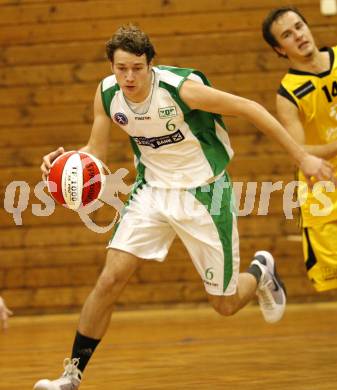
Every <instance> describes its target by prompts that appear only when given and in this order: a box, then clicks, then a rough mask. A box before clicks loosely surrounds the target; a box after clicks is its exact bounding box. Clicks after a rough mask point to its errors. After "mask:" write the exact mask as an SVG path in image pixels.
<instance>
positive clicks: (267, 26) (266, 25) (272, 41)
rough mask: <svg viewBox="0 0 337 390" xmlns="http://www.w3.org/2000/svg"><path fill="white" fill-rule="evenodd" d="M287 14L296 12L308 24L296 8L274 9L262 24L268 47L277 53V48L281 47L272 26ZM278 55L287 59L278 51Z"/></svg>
mask: <svg viewBox="0 0 337 390" xmlns="http://www.w3.org/2000/svg"><path fill="white" fill-rule="evenodd" d="M287 12H294V13H295V14H297V15H298V16H299V17H300V18H301V19H302V20H303V22H304V23H305V24H306V25H307V24H308V22H307V21H306V19H305V17H304V16H303V15H302V14H301V12H300V11H299V10H298V9H297V8H296V7H292V6H288V7H279V8H274V9H272V10H271V11H270V12H269V14H268V15H267V16H266V18H265V19H264V21H263V23H262V35H263V38H264V40H265V41H266V42H267V43H268V45H270V46H271V47H272V49H273V50H274V51H276V50H275V47H279V43H278V42H277V40H276V38H275V37H274V35H273V34H272V32H271V26H272V24H273V23H274V22H275V21H276V20H277V19H278V18H279V17H280V16H282V15H284V14H285V13H287ZM276 53H277V54H278V55H279V56H281V57H285V56H283V55H282V54H280V53H278V52H277V51H276Z"/></svg>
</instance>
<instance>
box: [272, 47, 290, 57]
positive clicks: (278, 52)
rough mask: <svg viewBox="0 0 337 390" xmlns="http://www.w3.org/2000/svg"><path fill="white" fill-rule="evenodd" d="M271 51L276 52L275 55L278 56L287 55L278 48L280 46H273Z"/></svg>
mask: <svg viewBox="0 0 337 390" xmlns="http://www.w3.org/2000/svg"><path fill="white" fill-rule="evenodd" d="M273 49H274V51H276V53H277V54H278V55H279V56H281V57H287V54H286V52H285V50H284V49H283V48H282V47H280V46H273Z"/></svg>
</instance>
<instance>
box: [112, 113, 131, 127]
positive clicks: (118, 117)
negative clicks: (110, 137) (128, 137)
mask: <svg viewBox="0 0 337 390" xmlns="http://www.w3.org/2000/svg"><path fill="white" fill-rule="evenodd" d="M113 119H114V121H115V122H117V123H118V124H119V125H121V126H125V125H127V124H128V123H129V120H128V118H127V116H126V115H125V114H123V113H122V112H116V114H115V115H114V117H113Z"/></svg>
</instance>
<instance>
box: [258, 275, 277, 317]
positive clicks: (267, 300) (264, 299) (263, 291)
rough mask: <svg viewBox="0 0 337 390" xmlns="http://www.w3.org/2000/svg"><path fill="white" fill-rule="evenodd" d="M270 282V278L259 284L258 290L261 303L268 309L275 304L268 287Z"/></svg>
mask: <svg viewBox="0 0 337 390" xmlns="http://www.w3.org/2000/svg"><path fill="white" fill-rule="evenodd" d="M272 284H273V282H272V280H268V282H267V283H266V284H264V285H263V286H261V287H260V288H259V290H258V295H259V296H260V297H261V304H262V305H263V307H265V308H266V309H269V310H271V309H273V308H274V306H275V302H274V298H273V295H272V293H271V291H270V289H269V287H270V286H271V285H272Z"/></svg>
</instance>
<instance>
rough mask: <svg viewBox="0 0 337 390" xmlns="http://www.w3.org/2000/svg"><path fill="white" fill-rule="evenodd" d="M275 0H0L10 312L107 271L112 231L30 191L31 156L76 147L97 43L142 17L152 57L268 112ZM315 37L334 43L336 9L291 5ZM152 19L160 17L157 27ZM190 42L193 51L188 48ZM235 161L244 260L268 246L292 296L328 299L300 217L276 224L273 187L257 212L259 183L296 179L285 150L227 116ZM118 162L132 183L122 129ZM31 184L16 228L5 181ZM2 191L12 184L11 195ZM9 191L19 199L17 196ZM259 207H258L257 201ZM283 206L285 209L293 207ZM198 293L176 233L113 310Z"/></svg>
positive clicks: (104, 217) (275, 64)
mask: <svg viewBox="0 0 337 390" xmlns="http://www.w3.org/2000/svg"><path fill="white" fill-rule="evenodd" d="M286 4H288V2H287V1H285V0H256V1H254V2H250V1H246V0H235V1H223V0H207V1H206V0H184V1H179V0H168V1H163V0H148V1H144V2H139V1H138V0H124V1H120V0H118V1H117V0H111V1H108V0H95V1H94V0H86V1H84V0H78V1H74V0H73V1H69V0H58V1H54V0H0V44H1V47H2V48H1V53H0V86H1V88H0V117H1V121H0V204H1V208H0V259H1V260H0V290H1V293H2V294H3V295H4V297H5V298H6V299H7V300H8V304H9V305H10V306H11V307H13V308H14V309H15V310H16V312H29V311H31V312H32V311H33V312H50V311H62V310H70V309H77V308H78V307H79V306H81V304H82V302H83V300H84V299H85V297H86V296H87V295H88V293H89V292H90V289H91V287H92V285H93V284H94V282H95V279H96V277H97V275H98V273H99V272H100V270H101V269H102V267H103V264H104V258H105V245H106V243H107V241H108V239H109V237H110V235H111V231H109V232H106V233H104V234H98V233H95V232H93V231H91V230H90V229H88V228H87V227H86V226H84V224H83V222H82V221H81V219H80V217H79V216H78V215H77V214H76V213H73V212H71V211H69V210H66V209H64V208H62V207H56V210H55V211H54V212H53V213H52V215H50V216H44V217H37V216H36V215H34V213H33V212H32V205H33V204H35V205H43V202H41V201H40V200H39V199H37V198H36V196H34V194H33V189H34V187H35V186H36V184H37V183H38V182H39V181H40V180H41V174H40V171H39V165H40V164H41V157H42V156H43V155H44V154H46V153H47V152H48V151H50V150H53V149H55V148H56V147H57V146H59V145H63V146H64V147H65V148H66V149H67V150H69V149H77V148H79V147H80V146H81V145H83V144H85V143H86V141H87V139H88V136H89V134H90V126H91V121H92V110H93V107H92V102H93V96H94V94H95V91H96V88H97V84H98V82H99V81H100V80H101V79H102V78H103V77H105V76H106V75H107V74H109V72H110V67H109V63H108V62H107V61H106V59H105V41H107V40H108V39H109V38H110V36H111V34H112V33H113V31H114V30H115V29H116V28H117V27H118V26H119V25H121V24H123V23H126V22H129V21H132V22H135V23H138V24H139V25H140V27H142V28H143V29H144V30H145V31H147V32H148V34H149V35H150V36H151V39H152V41H153V43H154V45H155V47H156V51H157V58H156V63H162V64H169V65H175V66H182V67H193V68H195V69H199V70H202V71H203V72H205V73H206V74H207V76H208V77H209V79H210V80H211V82H212V84H213V85H214V86H216V87H218V88H220V89H223V90H226V91H228V92H231V93H237V94H240V95H243V96H245V97H247V98H251V99H254V100H256V101H258V102H260V103H262V104H263V105H264V106H265V107H266V108H267V109H268V110H270V111H271V112H274V109H275V108H274V101H275V90H276V89H277V87H278V84H279V81H280V78H281V76H282V74H283V72H284V71H285V70H286V68H287V64H286V63H285V62H284V61H282V60H280V59H278V58H277V57H276V55H275V54H274V53H273V52H272V51H271V50H270V49H269V48H268V47H267V46H266V44H265V43H264V42H263V40H262V39H261V33H260V24H261V21H262V19H263V17H264V16H265V14H266V13H267V11H268V10H269V9H270V8H272V7H276V6H279V5H286ZM293 4H294V5H297V6H298V7H300V9H301V10H303V12H304V13H305V15H306V17H307V19H308V20H309V22H310V24H311V27H312V30H313V32H314V34H315V37H316V40H317V42H318V44H319V45H333V44H336V36H337V27H336V25H337V17H335V16H334V17H329V18H326V17H324V16H322V15H320V13H319V1H318V0H317V1H316V0H315V1H312V0H295V1H293ZM159 21H160V22H159ZM196 48H197V50H196ZM224 119H225V122H226V124H227V125H228V126H229V129H230V130H229V131H230V136H231V141H232V145H233V147H234V150H235V155H236V158H235V159H234V161H233V162H232V164H231V165H230V167H229V170H230V173H231V175H232V177H233V181H234V183H237V182H242V183H244V191H243V197H242V198H241V203H239V209H240V210H241V211H242V210H243V207H244V206H245V203H244V200H245V198H244V196H245V194H246V192H245V191H246V188H247V182H249V181H259V183H258V185H257V198H256V200H255V203H254V205H253V206H254V207H253V209H252V211H251V212H250V213H249V215H247V216H242V217H239V230H240V234H241V244H240V246H241V257H242V268H243V269H244V268H245V267H247V265H248V264H249V261H250V258H251V256H252V254H253V253H254V251H256V250H258V249H261V248H263V249H266V250H270V251H272V252H273V253H274V254H275V256H276V257H277V259H278V261H279V264H280V271H281V274H282V275H283V276H284V278H285V281H286V283H287V285H288V292H289V296H290V299H292V300H300V301H304V300H317V299H334V297H335V295H334V293H328V294H323V295H318V294H316V293H315V292H314V290H313V288H312V287H311V285H310V283H309V282H308V281H307V279H306V276H305V270H304V265H303V259H302V254H301V241H300V236H299V229H298V219H297V216H296V215H297V214H296V212H295V211H294V213H293V214H294V218H293V219H286V218H285V214H284V205H283V192H282V191H276V192H274V193H273V194H272V195H271V198H270V204H269V208H267V211H268V214H267V215H259V214H261V212H260V213H259V201H260V200H261V188H262V187H261V183H260V182H261V181H268V182H274V183H275V182H277V181H282V183H283V188H284V187H285V185H287V183H289V182H290V181H292V180H293V179H294V173H293V171H294V168H293V164H292V162H291V161H289V158H288V157H287V156H286V155H285V154H284V152H283V151H282V149H281V147H280V146H279V145H277V144H276V143H274V142H273V141H271V140H269V139H268V138H267V137H265V136H264V135H263V134H261V133H259V132H258V131H257V130H256V129H255V128H254V127H253V126H251V125H250V124H249V123H247V122H246V121H244V120H242V119H237V118H224ZM121 167H123V168H126V169H127V170H128V171H129V172H130V173H129V175H128V176H126V178H125V182H126V183H131V182H132V180H133V179H134V170H133V162H132V153H131V150H130V148H129V146H128V137H127V136H126V135H125V134H124V133H123V132H122V131H121V130H120V129H117V128H115V127H114V128H113V130H112V134H111V146H110V149H109V168H110V169H111V171H112V172H114V171H116V170H117V169H118V168H121ZM14 180H15V181H24V182H26V183H28V184H29V186H30V188H31V189H30V194H29V198H28V204H27V208H26V210H25V211H23V212H22V215H21V217H22V225H16V224H15V222H14V218H13V215H12V214H11V213H10V212H8V211H7V210H5V209H4V199H5V196H6V193H5V190H6V189H8V186H9V184H10V183H11V182H12V181H14ZM7 197H8V193H7ZM17 197H18V193H17V194H16V198H15V199H16V200H17ZM260 211H261V210H260ZM114 215H115V210H114V209H113V207H111V206H108V205H104V207H102V208H101V209H100V210H98V211H97V212H95V213H94V215H92V218H93V220H94V221H95V223H97V224H98V225H99V226H101V227H104V226H107V225H108V223H109V222H110V221H111V219H112V218H114ZM291 215H292V214H291ZM204 300H205V293H204V291H203V288H202V285H201V282H200V280H199V276H198V274H197V272H196V270H195V269H194V267H193V265H192V264H191V261H190V259H189V256H188V254H187V252H186V250H185V248H184V247H183V245H182V243H181V242H180V241H179V239H177V240H176V241H175V242H174V244H173V246H172V248H171V250H170V253H169V255H168V258H167V260H166V261H165V262H164V263H163V264H158V263H154V262H146V263H145V264H144V266H143V267H142V268H141V269H140V270H138V271H137V272H136V274H135V275H134V277H133V278H132V279H131V282H130V286H128V288H127V289H126V291H125V293H124V294H123V295H122V296H121V298H120V300H119V305H121V306H128V305H129V306H130V305H132V306H137V305H140V304H141V305H143V304H158V303H174V302H181V301H182V302H199V301H204Z"/></svg>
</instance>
